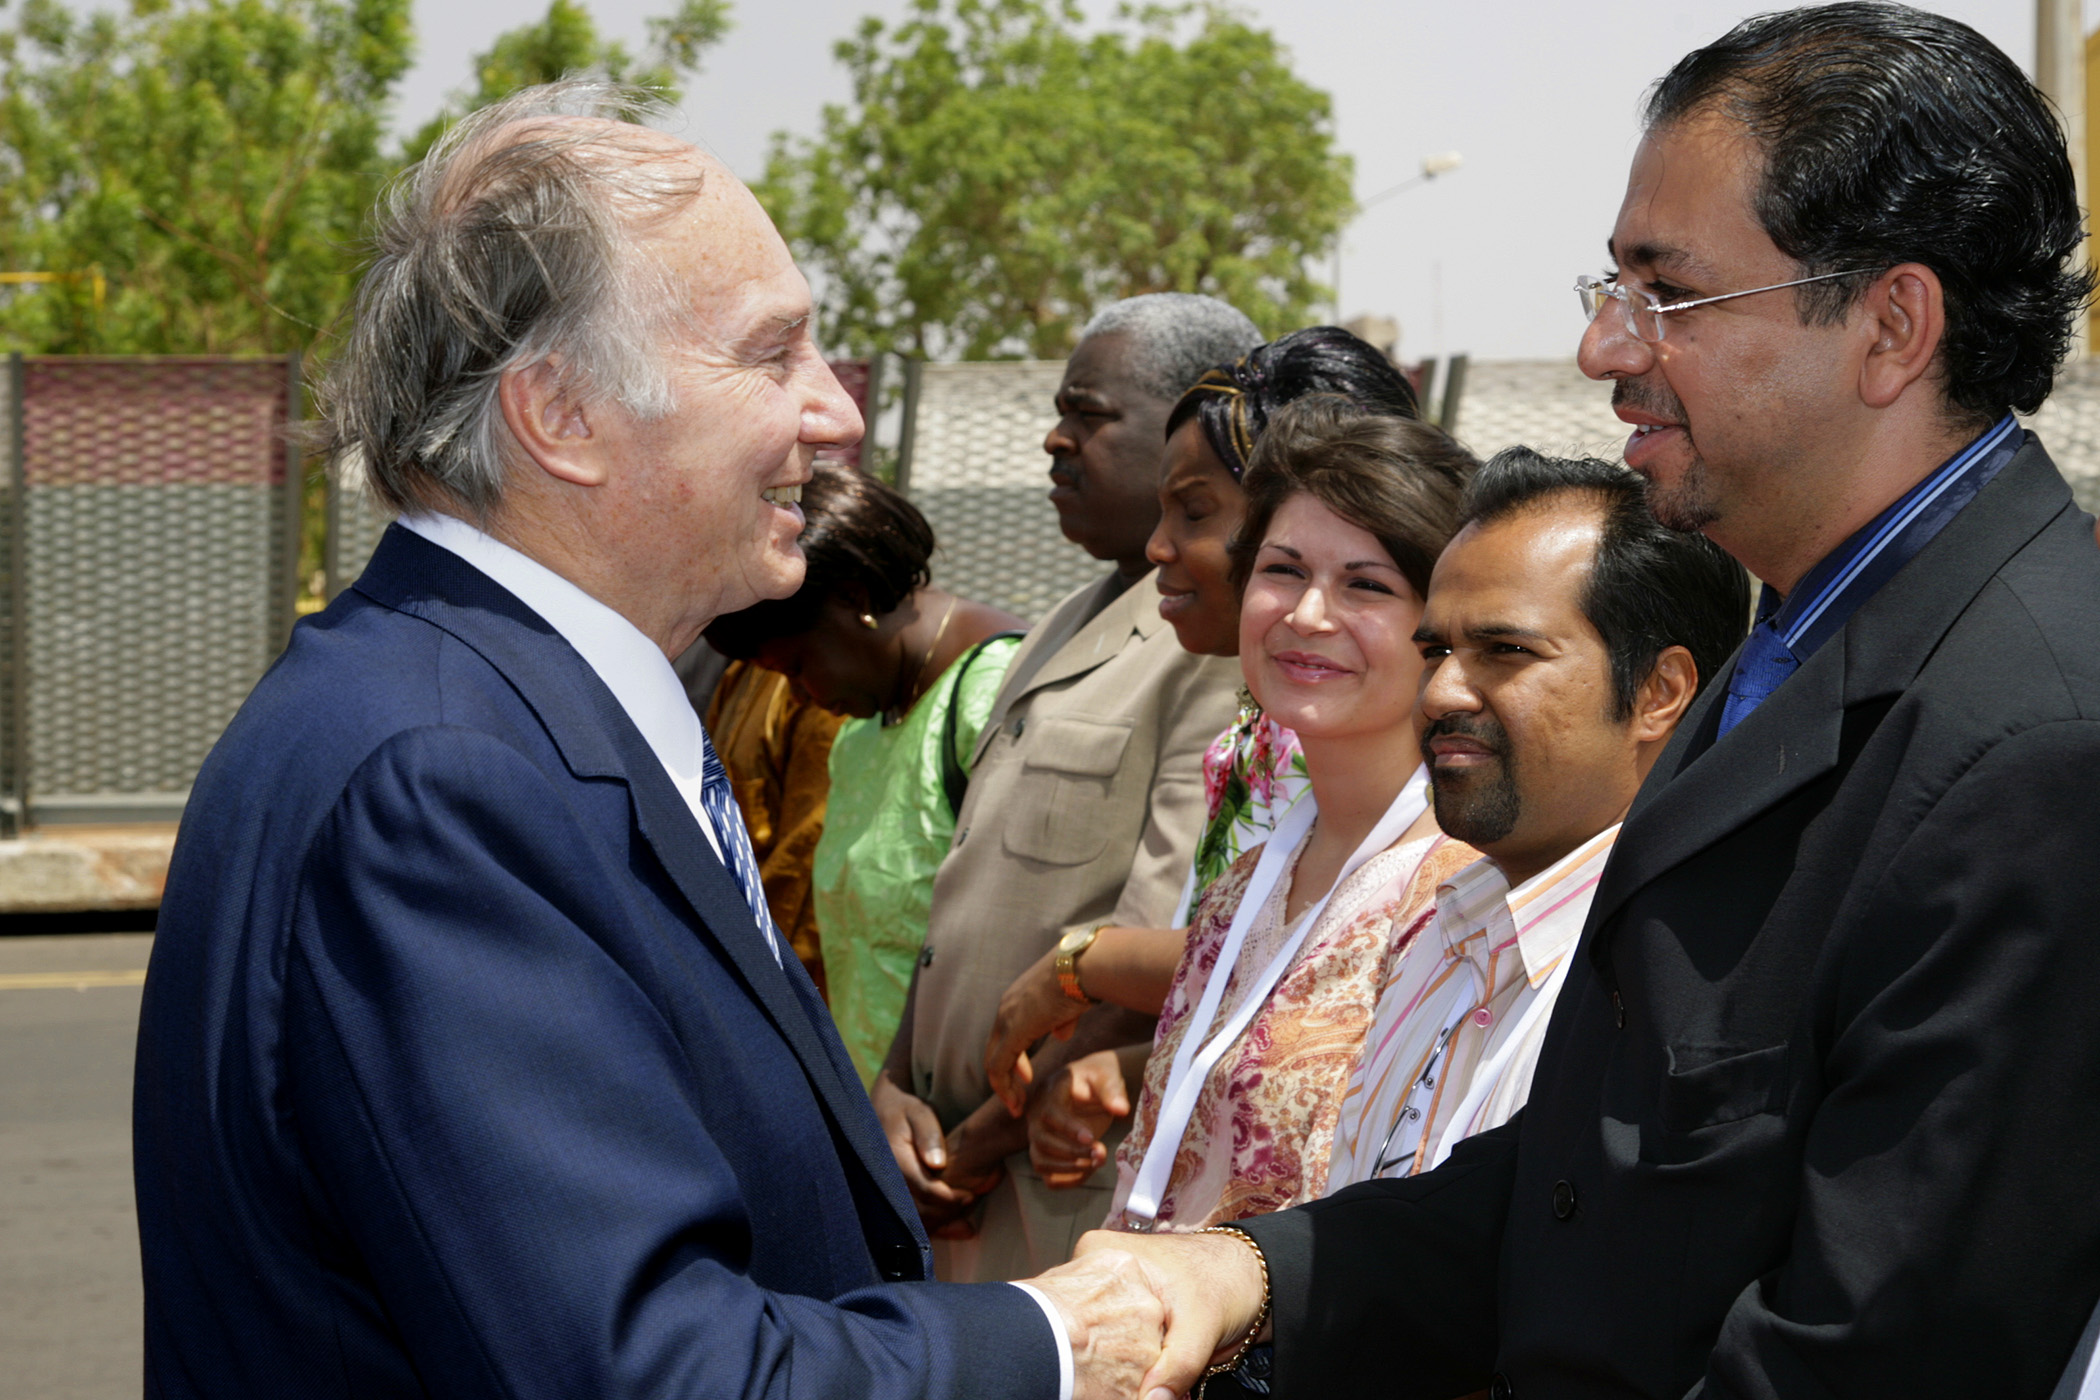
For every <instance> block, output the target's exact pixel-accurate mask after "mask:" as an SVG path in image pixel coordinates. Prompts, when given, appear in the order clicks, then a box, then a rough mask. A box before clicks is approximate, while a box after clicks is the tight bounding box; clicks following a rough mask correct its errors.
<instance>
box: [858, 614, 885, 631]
mask: <svg viewBox="0 0 2100 1400" xmlns="http://www.w3.org/2000/svg"><path fill="white" fill-rule="evenodd" d="M860 625H861V626H863V627H865V628H867V629H868V630H869V631H870V632H873V631H874V630H875V629H876V628H878V627H880V626H882V624H881V623H879V622H877V621H876V620H875V614H873V613H862V614H861V615H860Z"/></svg>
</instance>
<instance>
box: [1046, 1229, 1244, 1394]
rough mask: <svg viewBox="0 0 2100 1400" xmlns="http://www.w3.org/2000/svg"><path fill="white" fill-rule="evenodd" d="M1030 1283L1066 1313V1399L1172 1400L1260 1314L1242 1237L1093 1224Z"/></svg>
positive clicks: (1231, 1346)
mask: <svg viewBox="0 0 2100 1400" xmlns="http://www.w3.org/2000/svg"><path fill="white" fill-rule="evenodd" d="M1029 1283H1030V1284H1031V1285H1032V1286H1033V1287H1035V1288H1038V1289H1041V1290H1042V1291H1043V1293H1044V1294H1045V1295H1047V1296H1048V1297H1049V1298H1050V1300H1051V1302H1052V1303H1053V1304H1055V1305H1056V1307H1057V1310H1058V1313H1059V1315H1060V1316H1061V1317H1062V1318H1063V1319H1064V1323H1065V1332H1066V1335H1067V1336H1068V1338H1069V1339H1070V1341H1071V1344H1072V1397H1073V1400H1176V1397H1179V1396H1183V1395H1186V1394H1188V1393H1189V1391H1190V1389H1191V1388H1193V1387H1194V1386H1195V1384H1196V1382H1197V1381H1198V1380H1200V1379H1201V1378H1202V1376H1203V1373H1204V1371H1205V1370H1207V1369H1208V1368H1209V1367H1210V1366H1212V1365H1214V1364H1217V1363H1219V1362H1222V1361H1223V1360H1225V1358H1226V1357H1228V1356H1230V1355H1231V1353H1232V1352H1233V1350H1234V1349H1235V1348H1237V1347H1238V1346H1239V1344H1240V1341H1241V1339H1243V1338H1244V1337H1245V1336H1246V1334H1247V1329H1248V1328H1250V1327H1252V1326H1253V1325H1254V1320H1255V1319H1256V1318H1257V1317H1258V1316H1260V1313H1261V1308H1262V1304H1263V1301H1264V1300H1263V1296H1262V1269H1261V1265H1260V1264H1259V1263H1258V1262H1257V1261H1256V1259H1255V1255H1254V1250H1253V1248H1252V1247H1251V1246H1249V1245H1248V1244H1247V1242H1246V1241H1245V1240H1243V1239H1237V1238H1235V1237H1233V1236H1231V1235H1228V1234H1216V1235H1130V1234H1122V1233H1117V1232H1112V1231H1108V1230H1094V1231H1090V1232H1089V1233H1087V1234H1086V1235H1084V1236H1082V1237H1081V1238H1080V1241H1079V1248H1078V1250H1077V1252H1076V1253H1075V1254H1074V1256H1073V1259H1072V1262H1071V1263H1069V1264H1066V1265H1063V1266H1062V1267H1060V1268H1056V1269H1052V1270H1051V1271H1050V1272H1048V1273H1046V1274H1043V1275H1042V1276H1040V1277H1038V1278H1034V1279H1030V1280H1029Z"/></svg>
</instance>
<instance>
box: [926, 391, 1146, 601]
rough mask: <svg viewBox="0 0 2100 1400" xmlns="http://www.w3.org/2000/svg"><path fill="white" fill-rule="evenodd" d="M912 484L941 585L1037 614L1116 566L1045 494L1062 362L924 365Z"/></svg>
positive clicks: (974, 596)
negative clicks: (1095, 554) (1046, 441)
mask: <svg viewBox="0 0 2100 1400" xmlns="http://www.w3.org/2000/svg"><path fill="white" fill-rule="evenodd" d="M919 374H920V379H919V392H918V396H917V399H916V401H915V405H916V414H915V418H914V422H913V425H912V427H911V428H910V430H909V436H910V438H911V444H912V448H911V462H910V469H909V473H908V476H907V479H906V482H905V486H906V490H907V492H908V494H909V495H910V496H911V498H912V501H913V502H914V503H915V504H916V505H917V506H918V507H919V509H920V510H922V511H924V512H925V513H926V519H927V520H928V522H929V523H931V524H932V526H933V533H934V539H935V540H936V541H937V543H938V548H937V550H936V552H935V554H934V557H933V578H934V582H936V583H938V584H939V585H940V586H941V587H943V588H946V589H949V590H951V591H953V592H955V593H958V594H961V595H962V596H963V597H966V598H975V599H977V600H978V601H979V602H984V603H991V604H993V605H994V606H996V607H1001V608H1005V609H1006V610H1007V611H1009V612H1011V613H1014V614H1017V615H1018V616H1021V617H1025V618H1027V619H1029V620H1030V621H1034V620H1036V619H1038V618H1040V617H1042V615H1043V614H1044V613H1046V612H1048V611H1049V610H1050V607H1051V605H1052V604H1054V603H1055V602H1056V601H1057V600H1058V599H1059V598H1062V597H1063V596H1064V595H1065V594H1067V593H1069V592H1071V591H1072V590H1073V589H1074V588H1077V587H1079V586H1080V585H1081V584H1083V583H1090V582H1092V581H1094V580H1095V579H1098V578H1100V577H1101V576H1102V575H1103V574H1104V573H1106V572H1107V566H1106V565H1104V564H1102V563H1101V562H1100V561H1099V560H1097V559H1094V558H1092V557H1091V556H1090V555H1088V554H1087V552H1086V551H1085V550H1083V549H1081V548H1079V546H1077V545H1075V544H1073V543H1071V542H1070V541H1069V540H1067V539H1066V538H1065V537H1064V535H1063V534H1062V533H1060V532H1059V530H1058V526H1057V510H1056V508H1055V507H1054V506H1052V505H1051V504H1050V502H1049V500H1048V499H1047V497H1048V494H1049V490H1050V481H1049V477H1048V475H1047V473H1048V471H1049V468H1050V459H1049V457H1047V456H1046V455H1044V453H1043V437H1044V435H1045V434H1047V433H1048V432H1049V431H1050V428H1051V426H1052V425H1053V424H1055V423H1056V421H1057V415H1056V411H1055V410H1054V409H1052V408H1051V406H1050V405H1051V400H1052V399H1053V398H1055V397H1056V395H1057V385H1058V381H1059V380H1060V379H1061V378H1063V376H1064V362H1063V361H1062V360H1005V361H992V362H986V363H971V364H950V365H924V366H921V367H920V370H919Z"/></svg>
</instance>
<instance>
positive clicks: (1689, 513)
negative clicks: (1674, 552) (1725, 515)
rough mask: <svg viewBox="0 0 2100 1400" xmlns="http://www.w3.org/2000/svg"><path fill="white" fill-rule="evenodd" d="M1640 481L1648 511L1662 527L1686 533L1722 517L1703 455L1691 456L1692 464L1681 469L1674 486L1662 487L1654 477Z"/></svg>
mask: <svg viewBox="0 0 2100 1400" xmlns="http://www.w3.org/2000/svg"><path fill="white" fill-rule="evenodd" d="M1641 481H1642V484H1643V487H1644V490H1643V494H1644V495H1645V496H1646V497H1647V500H1648V513H1649V514H1650V515H1653V516H1654V517H1655V522H1656V524H1658V525H1660V526H1662V527H1663V528H1664V529H1665V530H1675V531H1677V532H1678V533H1679V534H1684V535H1689V534H1691V533H1692V532H1694V531H1695V530H1704V529H1705V528H1706V527H1707V526H1709V525H1711V524H1713V523H1714V522H1715V521H1716V520H1719V519H1720V518H1721V503H1720V501H1719V500H1717V499H1716V498H1715V495H1714V484H1713V481H1712V480H1711V479H1710V478H1709V477H1708V475H1707V471H1706V459H1705V458H1704V457H1694V458H1692V464H1691V465H1690V466H1688V467H1686V468H1685V469H1684V475H1683V476H1682V477H1680V478H1679V479H1678V482H1677V484H1676V485H1675V486H1665V485H1663V484H1662V483H1661V482H1659V481H1657V480H1656V479H1655V478H1653V477H1642V478H1641Z"/></svg>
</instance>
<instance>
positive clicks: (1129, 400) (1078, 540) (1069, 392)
mask: <svg viewBox="0 0 2100 1400" xmlns="http://www.w3.org/2000/svg"><path fill="white" fill-rule="evenodd" d="M1173 408H1174V405H1173V404H1172V403H1170V402H1167V401H1166V400H1163V399H1157V398H1154V397H1153V396H1152V395H1150V394H1147V393H1144V392H1143V391H1141V390H1139V389H1138V388H1137V387H1136V386H1134V385H1133V384H1132V383H1131V376H1130V337H1129V336H1127V335H1125V334H1123V333H1122V332H1119V331H1110V332H1107V333H1104V334H1101V335H1096V336H1090V337H1088V338H1087V339H1085V340H1082V341H1081V342H1079V348H1078V349H1076V350H1074V351H1073V352H1072V358H1071V359H1069V360H1067V361H1066V362H1065V376H1064V382H1063V383H1062V384H1060V385H1059V386H1058V390H1057V414H1058V417H1057V426H1056V427H1054V428H1052V429H1051V430H1050V432H1049V435H1048V436H1046V437H1045V438H1044V439H1043V450H1044V451H1045V452H1047V453H1049V454H1050V458H1051V462H1050V482H1051V487H1050V503H1051V504H1052V505H1054V506H1056V507H1057V521H1058V525H1059V527H1060V528H1061V529H1062V530H1063V531H1064V535H1065V538H1066V539H1068V540H1070V541H1071V542H1072V543H1074V544H1076V545H1078V546H1079V547H1080V548H1081V549H1083V550H1085V551H1086V552H1087V553H1089V554H1091V555H1093V556H1094V557H1095V558H1096V559H1105V560H1109V561H1111V562H1113V563H1114V564H1115V565H1116V566H1117V567H1118V568H1119V569H1120V570H1122V572H1123V574H1124V576H1125V577H1128V578H1136V577H1138V576H1139V575H1141V574H1143V573H1144V572H1145V571H1146V570H1147V569H1149V568H1150V567H1151V565H1150V564H1148V563H1147V562H1146V559H1145V542H1146V540H1147V539H1148V538H1149V537H1150V536H1151V534H1152V527H1153V526H1154V525H1155V524H1157V523H1158V521H1159V470H1160V440H1161V439H1162V438H1163V437H1164V436H1165V434H1166V428H1167V415H1168V414H1169V413H1170V412H1172V411H1173Z"/></svg>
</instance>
